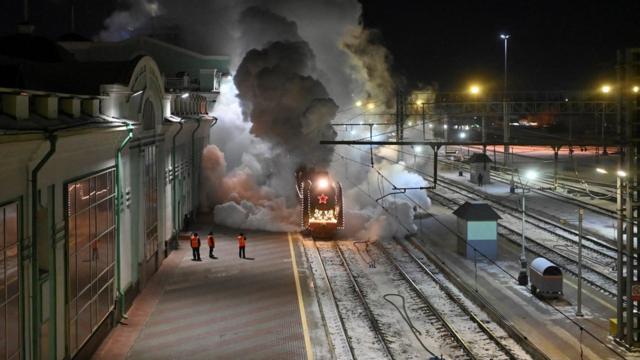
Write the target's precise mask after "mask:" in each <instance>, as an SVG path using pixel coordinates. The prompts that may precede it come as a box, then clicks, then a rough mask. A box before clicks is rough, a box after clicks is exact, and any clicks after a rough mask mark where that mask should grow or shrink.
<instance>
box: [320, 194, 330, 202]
mask: <svg viewBox="0 0 640 360" xmlns="http://www.w3.org/2000/svg"><path fill="white" fill-rule="evenodd" d="M327 200H329V197H328V196H327V195H325V194H322V195H320V196H318V203H320V204H326V203H327Z"/></svg>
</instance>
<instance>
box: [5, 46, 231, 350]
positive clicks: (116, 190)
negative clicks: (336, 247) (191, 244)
mask: <svg viewBox="0 0 640 360" xmlns="http://www.w3.org/2000/svg"><path fill="white" fill-rule="evenodd" d="M187 56H188V54H187ZM185 61H188V59H187V60H185ZM226 64H227V65H228V61H227V63H226ZM209 65H211V64H209ZM222 65H223V66H224V62H223V63H222ZM218 66H219V65H218ZM225 70H226V69H222V68H220V69H216V71H220V72H222V71H225ZM14 72H17V73H18V74H19V76H16V77H15V78H13V77H11V78H10V77H4V76H3V77H0V109H1V114H0V169H2V173H3V174H4V177H3V180H2V186H0V358H6V359H71V358H87V357H89V356H90V354H91V353H93V352H94V351H95V349H96V348H97V346H98V345H99V344H100V342H101V341H102V340H103V339H104V337H105V336H106V334H108V332H109V330H110V329H111V328H112V327H113V326H115V324H116V323H117V321H118V320H119V319H120V318H121V317H122V315H123V314H125V313H126V311H127V309H128V307H129V306H130V304H131V302H132V300H133V299H134V298H135V296H136V295H137V294H138V293H139V291H140V290H141V289H142V288H143V287H144V286H145V284H146V283H147V282H148V281H149V279H150V278H151V276H153V274H154V273H155V272H156V271H157V270H158V268H159V267H160V265H161V263H162V261H163V260H164V259H165V258H166V256H167V255H168V253H169V251H170V249H171V241H172V240H173V239H175V237H176V235H177V234H178V232H179V231H180V230H181V229H182V228H183V225H184V222H185V219H186V218H188V217H189V216H192V215H193V214H194V212H195V211H196V209H197V206H198V188H199V164H200V157H201V153H202V149H203V148H204V146H206V144H207V143H208V142H209V131H210V127H211V126H212V125H213V124H214V123H215V121H216V119H214V118H213V117H212V116H210V115H209V114H210V111H212V110H213V105H214V103H215V98H216V96H217V89H213V85H212V88H211V89H207V90H206V91H200V90H199V89H192V90H191V91H185V89H179V90H178V91H174V90H173V89H168V88H167V87H166V84H167V80H166V79H167V76H166V75H165V73H164V72H163V71H162V69H161V68H160V67H159V66H158V64H157V63H156V62H155V60H154V59H153V58H152V57H150V56H145V55H141V54H131V56H129V57H128V58H122V59H120V60H114V61H111V62H108V63H106V62H78V61H72V62H69V61H67V60H64V61H52V62H43V61H41V60H38V61H34V60H32V59H25V58H21V57H20V56H16V57H12V56H10V55H7V54H5V55H4V56H1V55H0V74H7V73H10V74H13V73H14ZM205 73H206V74H208V72H205Z"/></svg>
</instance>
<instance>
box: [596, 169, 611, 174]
mask: <svg viewBox="0 0 640 360" xmlns="http://www.w3.org/2000/svg"><path fill="white" fill-rule="evenodd" d="M596 172H598V173H600V174H607V173H608V171H607V170H605V169H603V168H596Z"/></svg>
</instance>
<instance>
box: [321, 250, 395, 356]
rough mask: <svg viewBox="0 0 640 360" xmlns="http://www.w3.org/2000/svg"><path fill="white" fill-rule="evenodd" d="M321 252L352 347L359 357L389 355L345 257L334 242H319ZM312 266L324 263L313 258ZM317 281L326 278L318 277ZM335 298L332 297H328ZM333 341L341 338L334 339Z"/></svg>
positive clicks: (334, 320) (330, 319)
mask: <svg viewBox="0 0 640 360" xmlns="http://www.w3.org/2000/svg"><path fill="white" fill-rule="evenodd" d="M317 245H318V249H319V252H320V254H321V256H322V257H323V259H324V264H325V267H326V270H327V275H328V276H329V281H330V282H331V285H332V286H333V290H334V294H335V299H336V302H337V304H338V308H339V312H340V315H341V316H342V318H343V320H344V325H345V331H346V333H347V334H346V335H347V336H348V338H349V342H350V343H351V346H352V347H353V350H354V353H355V356H356V357H357V358H358V359H383V358H386V356H385V352H384V349H383V348H382V345H381V344H380V342H379V341H378V339H377V337H376V334H375V332H374V330H373V327H372V326H371V324H370V322H369V321H368V319H367V316H366V313H365V311H364V308H363V307H362V305H361V303H360V300H359V299H358V297H357V295H356V294H355V293H354V291H353V289H352V288H351V285H350V284H351V280H349V277H348V275H347V273H346V271H345V269H344V266H343V264H342V261H341V260H340V258H339V256H338V255H337V253H336V251H335V250H334V249H332V247H333V245H332V244H331V243H322V242H319V243H317ZM311 264H312V266H314V267H315V266H321V265H320V264H319V263H318V262H315V261H314V260H312V261H311ZM314 273H315V272H314ZM316 281H318V282H319V281H324V280H322V279H316ZM327 301H333V300H327ZM325 316H329V318H328V321H331V322H332V323H335V322H336V320H337V321H339V319H334V318H331V317H330V315H328V314H325ZM332 341H334V343H338V342H340V341H342V340H339V339H332Z"/></svg>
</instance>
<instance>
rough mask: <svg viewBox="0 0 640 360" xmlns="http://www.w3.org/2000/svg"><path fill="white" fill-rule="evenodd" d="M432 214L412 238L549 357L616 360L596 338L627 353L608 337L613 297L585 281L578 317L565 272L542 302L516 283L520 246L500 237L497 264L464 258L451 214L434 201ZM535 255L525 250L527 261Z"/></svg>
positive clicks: (572, 288)
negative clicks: (558, 294)
mask: <svg viewBox="0 0 640 360" xmlns="http://www.w3.org/2000/svg"><path fill="white" fill-rule="evenodd" d="M430 214H431V215H432V216H430V217H428V218H424V219H422V220H417V225H419V228H420V229H422V230H419V233H418V234H417V236H416V242H417V243H418V244H420V245H421V247H422V248H423V249H425V250H426V252H427V253H428V254H430V255H431V257H432V260H434V259H437V262H438V263H439V264H440V266H442V267H443V268H444V269H446V270H445V271H447V272H450V273H451V274H453V275H454V276H455V277H457V278H458V279H459V281H460V282H462V283H463V284H465V285H466V287H467V288H469V289H471V290H472V291H473V292H476V293H477V294H478V295H480V296H481V297H482V298H484V300H485V301H486V302H487V303H488V304H490V305H491V306H492V307H493V308H495V309H496V310H497V311H498V312H499V313H500V314H501V315H502V316H503V317H504V318H505V319H506V320H507V321H508V322H509V323H511V324H512V325H513V326H514V327H515V328H516V329H517V330H518V331H519V332H520V333H522V334H524V335H525V336H526V337H527V338H528V339H529V341H530V342H531V343H533V344H534V345H535V346H536V347H538V349H540V350H541V351H542V352H544V353H545V354H546V355H547V356H548V358H550V359H619V358H620V357H619V356H618V355H616V354H615V353H613V352H612V351H611V350H609V349H608V348H606V347H605V346H603V345H602V344H601V343H600V342H602V343H605V344H607V345H608V346H610V347H612V348H614V349H615V350H616V351H617V352H618V353H619V354H624V355H625V356H629V354H627V353H625V352H624V350H623V349H621V348H619V347H618V346H616V345H615V344H614V343H613V342H612V341H611V340H610V338H609V337H608V330H609V325H608V319H609V318H613V317H615V299H613V298H611V297H608V296H606V295H604V294H602V293H601V292H599V291H598V290H596V289H594V288H592V287H590V286H588V285H583V296H582V298H583V307H582V311H583V313H584V317H576V316H575V312H576V298H577V285H576V278H575V277H573V276H570V275H565V276H564V296H563V297H562V298H561V299H558V300H552V301H549V302H547V303H545V302H543V301H542V300H540V299H538V298H536V297H534V296H533V295H532V294H531V292H530V291H529V289H528V288H525V287H523V286H520V285H518V284H517V281H516V277H517V275H518V272H519V263H518V259H519V256H520V248H519V247H517V246H515V244H512V243H510V242H507V241H506V240H504V239H501V240H499V241H498V259H497V260H496V262H495V264H493V263H490V262H489V261H488V260H484V259H482V258H481V256H480V255H478V256H477V259H476V261H475V262H474V259H465V258H464V257H463V256H462V255H459V254H458V253H457V248H456V242H457V238H456V234H455V229H456V218H455V216H453V215H452V214H451V211H450V210H449V209H447V208H444V207H442V206H440V205H439V204H437V203H436V202H434V204H433V206H432V208H431V209H430ZM420 223H421V224H420ZM535 257H536V256H535V255H533V254H531V253H530V252H528V261H529V262H531V261H532V260H533V259H534V258H535ZM509 274H510V275H511V276H510V275H509ZM554 308H555V309H554ZM558 310H559V311H558ZM550 324H553V326H551V325H550ZM581 328H582V329H584V330H587V331H589V332H591V333H592V334H594V335H595V337H596V338H597V339H598V340H599V341H600V342H599V341H598V340H596V339H594V338H592V337H591V336H589V335H588V334H587V333H586V332H583V333H582V334H581ZM628 358H635V357H628Z"/></svg>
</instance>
